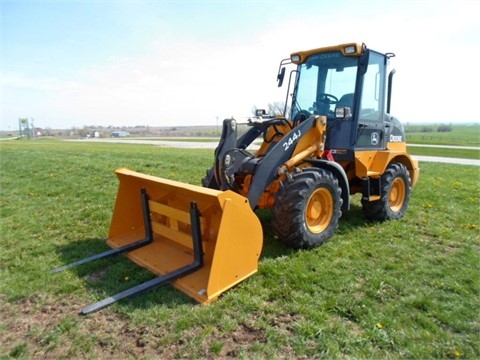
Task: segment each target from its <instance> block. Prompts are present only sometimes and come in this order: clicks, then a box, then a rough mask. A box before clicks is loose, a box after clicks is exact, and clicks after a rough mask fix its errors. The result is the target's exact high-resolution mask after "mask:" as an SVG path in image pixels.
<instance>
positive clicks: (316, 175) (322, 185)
mask: <svg viewBox="0 0 480 360" xmlns="http://www.w3.org/2000/svg"><path fill="white" fill-rule="evenodd" d="M341 192H342V191H341V188H340V186H339V185H338V181H337V179H336V178H335V177H334V176H333V175H332V173H331V172H330V171H328V170H324V169H317V168H306V169H303V170H302V171H300V172H298V173H295V174H293V175H292V178H291V179H290V180H285V181H284V182H283V183H282V186H281V188H280V190H279V191H278V192H277V194H276V199H275V205H274V206H273V208H272V211H273V228H274V230H275V233H276V234H277V236H278V237H279V239H280V240H281V241H283V242H284V243H285V244H287V245H288V246H290V247H293V248H295V249H310V248H313V247H316V246H319V245H321V244H323V243H324V242H326V241H327V240H328V239H330V238H331V237H332V236H333V233H334V231H335V230H336V229H337V227H338V220H339V219H340V217H341V215H342V212H341V210H340V209H341V206H342V197H341Z"/></svg>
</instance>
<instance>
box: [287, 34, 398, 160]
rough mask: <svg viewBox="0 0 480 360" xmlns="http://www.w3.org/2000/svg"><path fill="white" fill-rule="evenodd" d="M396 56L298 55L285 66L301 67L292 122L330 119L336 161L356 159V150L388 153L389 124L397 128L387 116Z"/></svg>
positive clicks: (350, 48)
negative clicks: (390, 69) (314, 117)
mask: <svg viewBox="0 0 480 360" xmlns="http://www.w3.org/2000/svg"><path fill="white" fill-rule="evenodd" d="M391 56H394V55H393V54H381V53H378V52H375V51H372V50H370V49H367V47H366V46H365V45H364V44H363V45H360V44H355V43H354V44H346V45H339V46H334V47H328V48H322V49H314V50H309V51H302V52H297V53H293V54H292V55H291V57H290V59H286V60H284V61H282V64H281V68H282V69H283V67H282V65H285V64H287V63H288V60H290V62H291V63H294V64H296V65H297V68H296V70H294V71H293V72H292V75H291V78H293V81H292V84H293V94H292V97H291V101H290V104H289V106H290V119H292V120H293V122H294V123H299V122H302V121H303V120H305V119H306V118H308V117H309V116H311V115H324V116H326V117H327V119H328V121H327V126H328V127H327V140H326V148H327V149H328V150H330V151H331V152H332V154H333V155H334V157H335V160H337V161H338V160H351V159H353V157H354V153H353V151H354V150H369V149H385V148H386V142H387V141H386V139H387V136H386V132H387V131H390V130H389V129H388V128H389V127H390V126H389V122H391V121H394V122H398V121H395V119H394V118H392V117H391V116H389V115H388V114H387V110H386V109H387V108H388V107H389V106H388V105H389V104H387V101H386V98H387V96H386V94H387V91H386V89H387V86H386V85H387V76H386V71H387V64H388V59H389V58H390V57H391ZM280 77H282V80H283V76H282V71H280V72H279V78H280ZM289 85H290V84H289ZM388 95H389V94H388ZM398 123H399V122H398ZM400 126H401V125H400Z"/></svg>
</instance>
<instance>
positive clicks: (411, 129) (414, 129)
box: [405, 123, 480, 147]
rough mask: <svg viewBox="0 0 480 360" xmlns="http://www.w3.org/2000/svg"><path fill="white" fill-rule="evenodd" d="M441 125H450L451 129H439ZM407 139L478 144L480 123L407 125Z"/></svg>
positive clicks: (446, 143)
mask: <svg viewBox="0 0 480 360" xmlns="http://www.w3.org/2000/svg"><path fill="white" fill-rule="evenodd" d="M441 127H450V130H451V131H443V132H442V131H440V132H439V131H438V129H439V128H441ZM405 130H406V131H407V141H408V142H409V143H411V144H436V145H458V146H476V147H478V146H479V144H480V124H479V123H475V124H469V125H463V124H455V125H441V124H440V125H439V124H429V125H406V126H405Z"/></svg>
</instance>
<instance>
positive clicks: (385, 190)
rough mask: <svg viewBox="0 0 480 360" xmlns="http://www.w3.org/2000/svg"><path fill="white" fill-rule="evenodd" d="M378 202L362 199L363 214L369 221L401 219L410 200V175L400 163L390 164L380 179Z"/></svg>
mask: <svg viewBox="0 0 480 360" xmlns="http://www.w3.org/2000/svg"><path fill="white" fill-rule="evenodd" d="M380 183H381V189H380V200H376V201H368V200H363V199H362V206H363V213H364V215H365V217H366V218H367V219H369V220H376V221H384V220H396V219H400V218H402V217H403V215H404V214H405V212H406V211H407V208H408V202H409V200H410V189H411V181H410V174H409V172H408V170H407V168H406V167H405V165H403V164H401V163H394V164H391V165H390V166H389V167H388V168H387V170H386V171H385V173H384V174H383V175H382V177H381V179H380Z"/></svg>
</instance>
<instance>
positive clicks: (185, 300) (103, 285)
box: [50, 238, 196, 312]
mask: <svg viewBox="0 0 480 360" xmlns="http://www.w3.org/2000/svg"><path fill="white" fill-rule="evenodd" d="M105 241H106V239H99V238H92V239H85V240H79V241H73V242H70V243H68V244H67V245H63V246H60V247H58V248H57V253H58V254H59V255H60V256H61V259H62V263H63V264H64V265H67V264H71V263H73V262H75V261H78V260H81V259H84V258H87V257H89V256H92V255H95V254H99V253H102V252H104V251H107V250H111V248H110V247H108V246H107V245H106V244H105ZM52 270H53V269H52ZM64 271H65V272H67V271H70V272H72V273H74V274H75V275H76V276H77V277H79V278H81V279H82V280H83V284H84V286H85V287H86V289H87V290H88V292H89V293H90V294H93V297H94V298H95V301H93V302H96V301H99V300H102V299H104V298H107V297H110V296H113V295H115V294H118V293H120V292H122V291H125V290H127V289H130V288H132V287H134V286H136V285H139V284H142V283H144V282H146V281H149V280H151V279H154V278H155V277H156V275H155V274H153V273H152V272H150V271H148V270H147V269H144V268H142V267H141V266H139V265H137V264H135V263H134V262H133V261H131V260H130V259H128V258H127V257H126V254H118V255H115V256H111V257H107V258H104V259H99V260H94V261H91V262H87V263H85V264H81V265H78V266H74V267H71V268H68V269H66V270H64ZM60 274H61V272H60V273H58V274H56V273H54V274H50V276H53V277H54V276H60ZM159 303H161V304H162V305H163V306H166V307H176V306H178V305H182V304H196V302H195V301H193V300H192V299H190V298H189V297H188V296H187V295H185V294H183V293H182V292H181V291H179V290H177V289H175V288H174V287H173V286H171V285H170V284H169V283H166V284H163V285H160V286H157V287H154V288H152V289H151V290H149V291H148V292H145V293H142V294H138V295H133V296H131V297H128V298H125V299H122V300H120V301H119V302H118V304H119V305H120V306H122V307H123V308H126V311H127V312H129V311H132V310H135V309H147V308H150V307H151V306H152V304H159ZM86 305H89V304H85V306H86ZM80 310H81V309H79V311H80Z"/></svg>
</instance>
